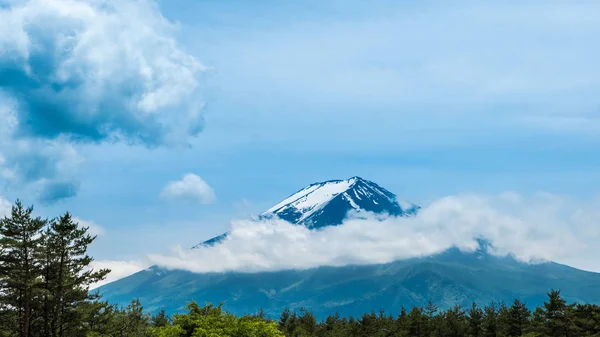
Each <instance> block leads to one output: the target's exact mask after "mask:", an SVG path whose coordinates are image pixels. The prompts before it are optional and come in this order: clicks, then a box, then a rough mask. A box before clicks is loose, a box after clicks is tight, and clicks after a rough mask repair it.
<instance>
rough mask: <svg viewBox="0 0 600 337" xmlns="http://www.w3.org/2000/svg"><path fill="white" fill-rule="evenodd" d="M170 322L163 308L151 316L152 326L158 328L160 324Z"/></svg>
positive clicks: (163, 324)
mask: <svg viewBox="0 0 600 337" xmlns="http://www.w3.org/2000/svg"><path fill="white" fill-rule="evenodd" d="M169 323H170V319H169V316H167V313H166V312H165V309H161V310H160V311H159V312H158V314H156V315H154V316H153V317H152V326H153V327H156V328H160V327H161V326H167V325H169Z"/></svg>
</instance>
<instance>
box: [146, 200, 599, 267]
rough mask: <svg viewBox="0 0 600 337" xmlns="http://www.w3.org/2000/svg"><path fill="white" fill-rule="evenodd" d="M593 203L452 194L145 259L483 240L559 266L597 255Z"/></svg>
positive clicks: (273, 259)
mask: <svg viewBox="0 0 600 337" xmlns="http://www.w3.org/2000/svg"><path fill="white" fill-rule="evenodd" d="M597 206H598V204H597V203H596V202H594V203H589V204H586V205H582V204H577V203H575V202H572V201H570V200H568V199H566V198H561V197H557V196H551V195H537V196H535V197H530V198H525V197H523V196H521V195H518V194H514V193H506V194H502V195H497V196H474V195H470V196H469V195H467V196H453V197H446V198H442V199H439V200H437V201H435V202H433V203H431V204H430V205H429V206H427V207H424V208H423V209H422V210H421V212H420V213H419V215H418V216H416V217H414V218H396V217H386V218H377V217H376V216H374V215H370V216H367V217H365V216H364V215H361V217H360V218H358V217H356V216H355V217H351V218H350V219H348V220H347V221H346V222H345V223H344V224H343V225H341V226H337V227H328V228H325V229H323V230H317V231H311V230H308V229H306V228H305V227H302V226H295V225H292V224H290V223H287V222H285V221H279V220H268V221H234V222H233V226H232V230H231V233H230V235H229V236H228V238H227V239H226V240H225V241H224V242H223V243H222V244H219V245H215V246H214V247H202V248H199V249H194V250H189V249H181V248H179V247H178V248H177V249H176V251H175V252H174V253H173V254H170V255H159V254H152V255H150V256H149V257H150V260H151V261H152V262H153V263H155V264H158V265H160V266H163V267H167V268H173V269H184V270H190V271H193V272H222V271H248V272H252V271H265V270H267V271H268V270H280V269H304V268H311V267H317V266H342V265H348V264H372V263H386V262H391V261H394V260H398V259H406V258H411V257H419V256H427V255H431V254H436V253H440V252H443V251H444V250H446V249H448V248H451V247H458V248H459V249H461V250H463V251H473V250H475V249H477V248H478V247H479V244H478V241H477V239H478V238H486V239H487V240H488V241H490V242H491V244H492V247H491V248H488V249H489V253H490V254H494V255H500V256H503V255H507V254H512V255H514V256H515V257H516V258H517V259H519V260H521V261H526V262H541V261H549V260H553V261H555V260H558V261H561V260H565V259H573V258H577V257H581V256H583V255H586V254H588V255H589V254H596V255H598V254H600V248H595V247H596V246H597V245H595V242H597V240H598V239H599V238H600V231H598V230H597V229H595V228H597V227H596V224H597V223H598V220H600V213H599V212H598V211H597V209H598V207H597ZM597 267H600V266H597Z"/></svg>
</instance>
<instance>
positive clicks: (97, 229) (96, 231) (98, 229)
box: [73, 217, 106, 236]
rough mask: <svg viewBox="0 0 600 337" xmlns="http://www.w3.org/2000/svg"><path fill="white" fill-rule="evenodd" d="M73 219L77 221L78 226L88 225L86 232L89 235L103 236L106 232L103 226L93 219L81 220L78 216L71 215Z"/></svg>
mask: <svg viewBox="0 0 600 337" xmlns="http://www.w3.org/2000/svg"><path fill="white" fill-rule="evenodd" d="M73 221H75V222H77V223H79V225H80V226H83V227H88V233H90V234H91V235H96V236H104V235H105V234H106V232H105V231H104V228H103V227H102V226H100V225H98V224H97V223H95V222H93V221H89V220H83V219H80V218H78V217H73Z"/></svg>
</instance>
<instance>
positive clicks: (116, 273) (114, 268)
mask: <svg viewBox="0 0 600 337" xmlns="http://www.w3.org/2000/svg"><path fill="white" fill-rule="evenodd" d="M91 267H92V268H93V269H94V270H100V269H110V271H111V272H110V273H109V274H108V275H107V276H106V279H104V280H102V281H100V282H98V283H95V284H93V285H92V286H91V287H90V288H91V289H95V288H98V287H101V286H103V285H105V284H108V283H110V282H113V281H116V280H118V279H121V278H123V277H127V276H129V275H131V274H134V273H137V272H138V271H140V270H143V269H144V268H147V267H149V265H148V264H147V263H144V262H142V261H137V260H132V261H115V260H99V261H93V262H92V264H91Z"/></svg>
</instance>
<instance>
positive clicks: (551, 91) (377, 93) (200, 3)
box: [0, 0, 600, 260]
mask: <svg viewBox="0 0 600 337" xmlns="http://www.w3.org/2000/svg"><path fill="white" fill-rule="evenodd" d="M55 2H56V3H62V5H64V6H68V5H69V4H71V1H67V0H64V1H58V0H56V1H55ZM75 2H76V3H77V2H79V3H82V4H87V3H90V2H89V1H75ZM36 3H37V1H6V0H4V1H0V4H5V6H4V7H1V6H0V8H4V9H0V10H2V11H3V13H2V14H1V15H4V16H3V17H0V18H11V19H14V20H18V18H20V16H19V15H32V17H36V18H39V17H48V18H49V19H48V20H46V21H47V22H44V23H38V24H37V25H38V26H39V27H37V26H36V27H34V28H31V27H29V26H28V27H29V28H28V30H26V31H27V34H29V37H31V40H35V41H41V42H40V43H39V44H38V46H41V47H40V48H38V49H35V50H34V51H32V52H31V55H33V56H32V57H31V58H30V59H29V62H30V63H31V64H33V62H38V63H36V66H35V67H34V72H37V73H36V74H37V75H38V77H36V78H35V79H32V78H31V77H28V76H27V75H24V74H26V72H24V71H22V72H19V71H18V70H17V71H16V75H15V69H17V68H15V67H16V66H15V64H17V63H14V62H13V61H14V58H11V57H10V55H11V54H10V52H12V51H13V49H14V50H20V49H19V48H20V47H19V46H22V45H21V44H19V43H18V42H15V41H17V40H16V38H15V40H14V41H13V40H10V39H9V38H7V37H6V36H8V35H7V34H5V38H0V46H10V48H13V49H10V48H8V49H5V50H8V52H6V53H4V54H2V53H1V52H0V97H4V98H5V100H4V101H7V102H16V103H14V104H13V107H12V109H14V110H15V111H17V114H16V116H17V119H18V122H19V123H18V126H17V127H16V128H15V130H16V131H14V134H13V136H11V137H7V139H5V140H0V153H2V155H3V157H2V158H4V160H3V162H4V168H5V170H7V171H10V172H12V173H13V174H12V176H11V175H4V177H3V179H4V181H3V184H2V190H1V192H0V195H3V196H4V198H6V199H8V200H14V199H15V198H21V199H22V200H24V201H25V202H26V203H35V204H36V205H37V209H38V211H39V212H40V213H42V214H49V215H54V214H58V213H60V212H63V211H65V210H69V211H71V212H73V213H74V214H76V215H77V216H78V217H79V218H81V219H85V220H86V221H91V222H94V223H95V224H97V225H98V226H101V227H102V228H103V229H104V232H105V233H104V235H102V236H101V237H100V238H99V239H98V242H97V243H96V244H95V247H94V249H93V253H94V254H95V256H96V257H97V259H99V260H135V259H139V258H140V256H143V255H144V254H147V253H149V252H156V251H164V250H166V249H167V248H168V247H170V246H172V245H174V244H181V245H183V246H191V245H193V244H195V243H197V242H199V241H202V240H204V239H207V238H209V237H211V236H213V235H216V234H220V233H221V232H222V231H223V230H225V229H226V228H227V227H228V226H229V220H230V219H232V218H239V217H245V216H247V215H248V214H252V213H258V212H261V211H262V210H265V209H267V208H269V207H270V206H271V205H273V204H275V203H276V202H278V201H279V200H281V199H283V198H284V197H286V196H287V195H288V194H290V193H292V192H294V191H296V190H298V189H299V188H301V187H303V186H304V185H306V184H309V183H311V182H314V181H321V180H328V179H336V178H348V177H351V176H355V175H359V176H362V177H364V178H367V179H370V180H373V181H375V182H377V183H378V184H380V185H382V186H384V187H386V188H387V189H389V190H391V191H392V192H395V193H396V194H398V195H400V196H402V197H403V198H405V199H408V200H411V201H413V202H415V203H420V204H427V203H429V202H431V201H432V200H436V199H438V198H440V197H443V196H447V195H457V194H462V193H475V194H497V193H502V192H505V191H515V192H517V193H520V194H524V195H528V194H533V193H536V192H547V193H552V194H560V195H567V196H569V197H570V198H574V199H582V200H588V199H590V198H592V197H594V196H596V195H597V194H598V190H600V179H598V178H599V176H598V172H599V169H600V150H599V149H600V136H599V135H600V101H599V100H598V92H599V89H600V80H599V78H600V67H599V62H598V60H600V47H599V46H597V43H595V41H596V40H597V36H598V34H600V21H598V20H597V17H598V16H599V15H600V3H597V2H593V1H544V2H540V1H490V2H485V3H483V2H477V1H451V2H440V1H420V2H400V1H379V0H378V1H370V2H364V1H354V0H345V1H326V2H325V1H316V0H315V1H308V0H303V1H296V2H293V3H292V2H289V1H274V0H266V1H260V2H258V1H257V2H248V1H233V0H230V1H209V0H174V1H172V0H163V1H160V2H158V5H157V6H156V7H154V6H152V5H151V4H150V5H148V2H146V1H143V2H139V3H137V4H136V3H135V2H131V1H121V2H120V3H123V5H122V6H116V7H115V8H116V9H114V10H115V11H116V13H117V15H115V16H114V20H116V21H114V22H116V23H117V24H114V22H112V23H113V24H112V25H111V24H107V25H89V26H87V25H86V24H84V23H81V22H79V21H77V20H75V21H73V27H77V25H83V26H85V27H88V28H89V29H90V31H92V32H94V34H90V36H91V37H89V39H90V40H89V41H92V42H96V43H99V44H100V45H101V46H103V47H107V46H108V47H107V48H109V47H111V39H112V36H113V35H114V36H117V35H118V36H119V37H118V40H115V42H112V43H117V42H116V41H118V43H120V47H117V48H116V49H117V50H118V48H121V46H128V45H129V44H130V45H131V46H137V47H141V48H139V49H137V53H138V54H136V53H135V52H132V51H131V50H128V49H127V50H126V52H123V53H121V54H119V53H112V51H110V52H109V51H108V50H113V49H115V48H112V47H111V48H112V49H106V52H105V49H102V48H99V47H98V49H97V50H98V53H97V54H95V53H93V52H89V53H87V52H86V53H84V52H80V49H77V48H74V49H67V51H66V52H65V53H67V54H68V53H69V51H70V53H72V55H63V54H60V53H59V54H57V53H56V50H58V49H57V48H55V45H59V42H60V41H63V40H60V39H58V38H56V37H57V36H63V37H64V35H61V34H62V33H63V32H65V31H66V32H69V31H71V29H72V27H71V26H69V24H70V23H71V21H68V20H67V21H66V22H68V24H67V23H64V22H63V21H61V20H58V18H59V17H60V15H65V16H66V17H69V14H68V13H67V12H68V10H65V11H66V12H64V13H62V12H61V13H62V14H49V13H50V12H48V13H44V12H43V11H44V10H46V9H47V10H48V11H50V9H48V8H50V7H44V6H38V8H40V9H36V10H35V11H34V10H32V11H31V12H23V13H28V14H22V13H21V12H19V11H18V10H17V9H16V8H19V6H25V7H27V6H32V8H33V6H35V5H36ZM86 6H87V5H86ZM136 6H139V8H138V7H136ZM61 8H63V7H61ZM64 8H67V7H64ZM82 8H83V7H82ZM92 8H94V7H92ZM81 10H82V12H79V13H87V14H85V15H88V14H89V13H88V12H85V10H86V9H85V8H84V9H81ZM94 10H95V11H97V12H98V13H100V12H102V11H103V9H102V8H95V9H94ZM119 11H122V13H125V14H123V15H118V13H119ZM19 13H21V14H19ZM65 13H67V14H65ZM73 13H78V12H77V11H76V10H73ZM132 13H133V15H135V16H136V19H131V20H126V18H129V17H130V16H128V15H131V14H132ZM126 14H127V15H126ZM85 15H84V16H83V17H85V18H87V19H82V20H89V22H92V23H93V22H95V21H94V20H100V19H99V18H98V16H96V15H93V13H92V14H89V16H85ZM160 15H162V16H163V17H164V18H165V19H166V20H168V21H170V22H171V23H174V24H175V25H174V26H171V25H169V24H167V23H165V22H164V20H163V19H162V18H161V17H160ZM119 20H121V21H119ZM5 22H8V20H5ZM19 22H20V21H19ZM61 22H63V23H61ZM98 22H99V21H98ZM114 26H116V27H124V28H123V30H122V31H118V30H116V28H115V29H113V28H111V27H114ZM90 27H92V28H90ZM98 27H100V28H98ZM103 27H104V28H103ZM140 27H145V28H148V27H150V28H151V30H150V31H151V32H154V36H159V37H164V38H165V40H160V39H158V38H156V41H155V40H153V39H152V38H151V39H150V40H151V42H154V43H155V44H151V43H150V42H149V43H147V44H145V42H140V39H137V38H138V37H140V36H142V37H144V35H142V34H146V32H145V31H144V30H142V29H140ZM2 29H8V28H7V27H3V26H2V25H1V24H0V32H3V30H2ZM102 29H105V31H103V30H102ZM142 31H143V32H144V33H138V32H142ZM128 33H131V34H130V35H128ZM53 34H54V35H53ZM67 35H68V34H67ZM11 36H12V35H11ZM14 36H19V35H18V34H14ZM94 39H98V40H94ZM57 41H59V42H57ZM82 41H83V40H82ZM85 41H87V40H85ZM165 41H166V42H165ZM63 42H64V41H63ZM63 42H60V43H63ZM66 43H67V44H68V43H70V42H66ZM83 45H85V44H83ZM156 46H160V47H158V48H157V47H156ZM17 47H19V48H17ZM122 48H126V47H122ZM81 50H83V51H86V50H87V49H85V47H81ZM89 50H92V51H93V50H95V49H89ZM124 50H125V49H124ZM44 52H48V54H47V57H46V54H44ZM15 53H16V52H15ZM7 55H8V56H9V57H6V56H7ZM90 55H91V56H90ZM107 55H110V57H109V56H107ZM122 57H125V58H128V57H129V58H130V59H127V60H125V61H126V62H124V60H123V59H121V58H122ZM140 57H141V58H144V57H146V58H147V59H148V60H149V62H148V64H145V65H144V66H145V67H147V68H148V69H154V70H156V73H155V75H156V74H161V75H160V76H158V75H156V76H157V78H158V79H157V80H156V82H152V83H151V84H152V85H156V88H159V89H161V90H162V89H164V91H159V90H157V91H156V92H154V93H156V95H155V96H152V97H150V98H148V97H149V96H144V95H143V94H145V93H147V91H144V90H150V89H140V88H147V87H144V85H148V83H147V82H144V81H145V79H146V77H144V76H145V75H144V74H145V73H144V72H143V71H140V73H139V74H138V73H135V74H136V75H131V76H129V75H125V74H130V72H129V70H130V69H129V68H127V67H128V66H130V65H134V66H136V67H137V66H138V65H139V64H137V63H135V62H137V61H135V60H138V59H139V58H140ZM90 59H93V60H95V61H94V62H96V61H97V60H101V61H97V62H96V63H90V62H91V61H89V60H90ZM64 60H70V61H69V62H71V63H68V62H67V63H64V62H63V61H64ZM80 60H86V62H87V63H85V62H84V63H82V64H85V65H86V66H81V67H77V68H68V67H67V66H65V64H67V65H69V66H70V65H72V64H76V62H78V61H80ZM11 62H12V63H11ZM99 64H101V65H102V67H100V66H98V65H99ZM117 65H118V66H117ZM59 66H64V67H67V68H65V69H66V70H64V71H65V73H67V74H69V76H70V77H68V80H65V81H62V82H61V86H63V87H62V88H63V89H64V88H71V89H72V90H63V91H60V92H61V94H60V95H59V94H57V93H56V91H52V90H49V91H40V90H38V89H39V86H38V85H39V84H40V83H51V82H52V83H54V82H56V81H57V80H56V78H57V77H58V78H60V73H58V72H57V73H58V75H57V73H53V72H52V69H62V68H60V67H59ZM96 66H98V67H96ZM104 67H106V68H108V69H110V70H114V71H115V72H114V73H112V74H113V75H112V76H114V75H115V74H124V75H122V76H123V80H120V79H119V80H116V79H113V78H111V77H110V76H108V75H107V77H102V81H103V82H99V83H102V85H103V86H101V87H102V90H95V88H97V87H96V86H97V85H98V83H96V82H94V81H92V80H89V79H90V78H95V77H94V76H100V77H101V76H103V75H99V74H102V72H99V71H98V69H104ZM138 68H139V69H142V68H143V67H141V66H140V67H138ZM138 68H135V69H138ZM73 69H76V70H73ZM139 69H138V70H139ZM143 69H145V68H143ZM69 71H71V72H70V73H69ZM73 74H77V76H75V75H73ZM109 74H110V73H109ZM128 76H129V77H128ZM3 78H4V79H3ZM136 81H137V82H136ZM138 82H139V83H138ZM82 83H83V84H82ZM156 83H158V84H156ZM152 85H150V87H152ZM49 87H52V86H49ZM52 88H53V87H52ZM152 88H155V87H152ZM140 90H141V94H140V96H139V97H143V99H147V100H143V99H141V100H140V102H142V101H143V102H142V103H140V104H139V105H138V108H136V109H138V110H139V111H144V112H147V111H146V110H144V109H146V108H147V110H148V111H150V110H151V111H153V112H155V114H152V113H150V114H140V113H138V112H139V111H138V110H135V109H134V108H131V105H130V104H131V102H130V101H129V98H128V97H129V96H128V95H134V96H135V95H137V94H138V91H140ZM136 97H137V96H136ZM165 97H166V98H165ZM15 106H16V108H15ZM148 107H150V108H148ZM53 109H56V111H55V112H53V111H54V110H53ZM90 109H91V110H94V111H95V112H98V114H96V115H94V114H92V113H89V111H91V110H90ZM122 111H124V112H122ZM48 116H53V117H52V118H50V119H49V118H48ZM0 130H2V129H1V128H0ZM3 132H4V131H3ZM11 132H12V131H11ZM6 134H8V131H6ZM48 142H50V143H51V144H50V143H48ZM48 144H50V145H48ZM0 164H2V162H0ZM14 172H17V174H15V173H14ZM187 173H193V174H196V175H198V176H200V177H201V178H202V179H203V180H204V181H205V182H206V183H207V184H208V185H210V188H212V190H213V191H214V194H215V196H216V199H215V200H214V202H209V203H202V202H196V201H194V200H191V201H190V200H166V198H162V197H161V191H162V190H163V188H164V187H165V186H166V185H167V184H168V183H169V182H172V181H176V180H179V179H181V178H182V177H183V176H184V175H185V174H187Z"/></svg>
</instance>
